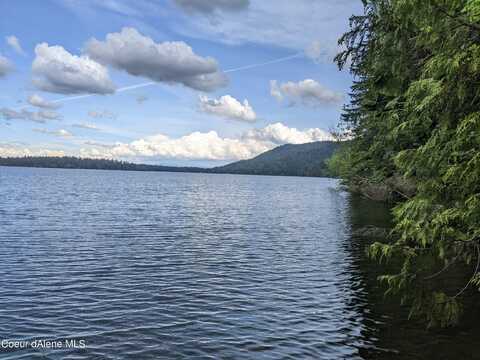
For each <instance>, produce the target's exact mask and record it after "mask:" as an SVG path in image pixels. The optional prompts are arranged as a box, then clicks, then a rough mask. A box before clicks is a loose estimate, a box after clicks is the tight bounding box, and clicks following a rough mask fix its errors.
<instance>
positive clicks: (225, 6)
mask: <svg viewBox="0 0 480 360" xmlns="http://www.w3.org/2000/svg"><path fill="white" fill-rule="evenodd" d="M174 2H175V4H177V6H179V7H180V8H181V9H183V10H184V11H186V12H187V13H200V14H207V15H211V14H213V13H214V12H215V11H228V12H232V11H239V10H245V9H246V8H248V6H249V5H250V0H174Z"/></svg>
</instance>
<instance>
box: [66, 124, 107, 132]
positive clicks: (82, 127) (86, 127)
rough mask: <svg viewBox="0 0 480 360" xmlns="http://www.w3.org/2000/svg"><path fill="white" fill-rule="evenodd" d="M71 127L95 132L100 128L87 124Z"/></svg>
mask: <svg viewBox="0 0 480 360" xmlns="http://www.w3.org/2000/svg"><path fill="white" fill-rule="evenodd" d="M72 126H73V127H76V128H80V129H87V130H96V131H99V130H100V128H99V127H98V126H97V125H95V124H89V123H79V124H73V125H72Z"/></svg>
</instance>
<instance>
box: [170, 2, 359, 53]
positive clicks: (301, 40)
mask: <svg viewBox="0 0 480 360" xmlns="http://www.w3.org/2000/svg"><path fill="white" fill-rule="evenodd" d="M204 2H208V1H204ZM361 12H362V3H361V1H355V0H336V1H332V0H315V1H312V0H295V1H292V0H275V1H262V0H259V1H252V2H251V4H250V6H249V8H248V11H245V12H242V13H240V14H239V13H238V12H223V13H222V19H221V21H220V22H212V21H210V19H209V18H208V17H200V16H198V17H191V18H190V19H189V21H188V23H185V24H183V26H178V24H176V25H177V26H176V28H175V29H176V30H177V31H181V32H183V33H184V34H185V35H188V36H190V37H197V38H203V39H208V40H210V41H211V40H212V39H214V40H216V41H222V42H225V43H228V44H232V43H233V44H238V43H257V44H268V45H274V46H281V47H284V48H288V49H292V50H295V51H303V50H304V49H305V48H306V47H307V46H308V45H309V44H311V43H312V42H313V41H315V40H318V38H319V34H321V35H322V44H325V46H326V48H327V50H329V49H332V48H334V47H335V45H336V43H337V39H338V38H339V37H340V36H341V34H343V33H344V32H345V31H346V30H348V18H349V16H350V15H351V14H354V13H361Z"/></svg>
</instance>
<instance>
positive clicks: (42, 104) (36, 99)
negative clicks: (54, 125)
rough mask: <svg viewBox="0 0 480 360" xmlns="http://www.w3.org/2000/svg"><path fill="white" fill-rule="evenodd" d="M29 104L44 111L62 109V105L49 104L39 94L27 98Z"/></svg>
mask: <svg viewBox="0 0 480 360" xmlns="http://www.w3.org/2000/svg"><path fill="white" fill-rule="evenodd" d="M27 102H28V103H29V104H30V105H32V106H36V107H39V108H42V109H58V108H59V107H60V104H56V103H52V102H49V101H47V100H45V99H44V98H42V97H41V96H40V95H37V94H32V95H30V96H29V97H28V98H27Z"/></svg>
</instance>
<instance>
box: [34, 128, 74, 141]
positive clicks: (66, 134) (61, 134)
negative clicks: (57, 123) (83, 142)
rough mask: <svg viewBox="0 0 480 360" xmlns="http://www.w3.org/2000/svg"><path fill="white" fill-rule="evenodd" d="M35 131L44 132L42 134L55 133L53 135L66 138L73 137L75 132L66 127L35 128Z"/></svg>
mask: <svg viewBox="0 0 480 360" xmlns="http://www.w3.org/2000/svg"><path fill="white" fill-rule="evenodd" d="M33 131H35V132H38V133H42V134H47V135H53V136H56V137H61V138H65V139H68V138H71V137H73V134H72V133H71V132H69V131H67V130H65V129H59V130H46V129H33Z"/></svg>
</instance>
